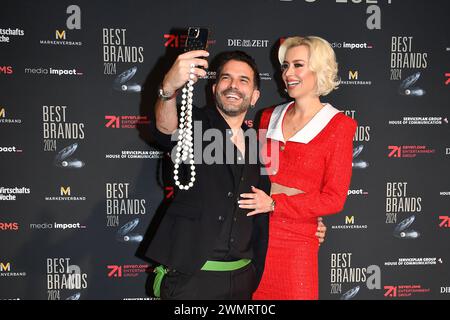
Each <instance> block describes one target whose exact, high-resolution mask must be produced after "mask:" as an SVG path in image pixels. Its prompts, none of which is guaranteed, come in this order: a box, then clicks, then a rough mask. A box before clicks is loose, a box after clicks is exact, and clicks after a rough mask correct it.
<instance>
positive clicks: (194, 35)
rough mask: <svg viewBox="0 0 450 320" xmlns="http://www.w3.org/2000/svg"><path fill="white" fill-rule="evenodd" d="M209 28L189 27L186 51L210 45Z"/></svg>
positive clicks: (204, 48) (203, 48)
mask: <svg viewBox="0 0 450 320" xmlns="http://www.w3.org/2000/svg"><path fill="white" fill-rule="evenodd" d="M208 35H209V30H208V28H201V27H189V28H188V32H187V38H186V44H185V46H184V51H185V52H187V51H193V50H206V48H207V47H208Z"/></svg>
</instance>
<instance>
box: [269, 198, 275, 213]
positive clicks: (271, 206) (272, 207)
mask: <svg viewBox="0 0 450 320" xmlns="http://www.w3.org/2000/svg"><path fill="white" fill-rule="evenodd" d="M270 208H271V209H272V211H275V200H273V199H272V203H271V204H270Z"/></svg>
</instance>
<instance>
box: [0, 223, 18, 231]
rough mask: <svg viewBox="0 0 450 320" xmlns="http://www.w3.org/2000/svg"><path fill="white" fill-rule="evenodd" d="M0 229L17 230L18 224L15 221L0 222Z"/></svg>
mask: <svg viewBox="0 0 450 320" xmlns="http://www.w3.org/2000/svg"><path fill="white" fill-rule="evenodd" d="M0 230H3V231H7V230H8V231H9V230H11V231H17V230H19V224H18V223H17V222H0Z"/></svg>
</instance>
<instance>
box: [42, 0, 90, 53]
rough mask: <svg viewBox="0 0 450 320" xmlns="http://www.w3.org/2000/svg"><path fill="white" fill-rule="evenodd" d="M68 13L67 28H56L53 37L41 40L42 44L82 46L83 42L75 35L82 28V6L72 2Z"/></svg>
mask: <svg viewBox="0 0 450 320" xmlns="http://www.w3.org/2000/svg"><path fill="white" fill-rule="evenodd" d="M66 14H67V16H66V17H67V18H66V28H67V30H66V29H63V28H57V29H55V31H54V35H53V37H52V39H51V40H50V39H47V40H40V41H39V43H40V44H41V45H56V46H81V45H82V44H83V43H82V42H81V41H79V40H75V39H74V37H73V35H74V34H76V31H77V30H81V8H80V7H79V6H77V5H75V4H72V5H70V6H68V7H67V9H66ZM61 21H62V19H61Z"/></svg>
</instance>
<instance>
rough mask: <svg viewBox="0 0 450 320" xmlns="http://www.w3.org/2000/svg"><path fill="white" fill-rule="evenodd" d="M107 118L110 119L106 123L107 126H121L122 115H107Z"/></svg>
mask: <svg viewBox="0 0 450 320" xmlns="http://www.w3.org/2000/svg"><path fill="white" fill-rule="evenodd" d="M105 120H109V121H108V122H107V123H106V125H105V126H106V127H107V128H120V116H119V117H116V116H105Z"/></svg>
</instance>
